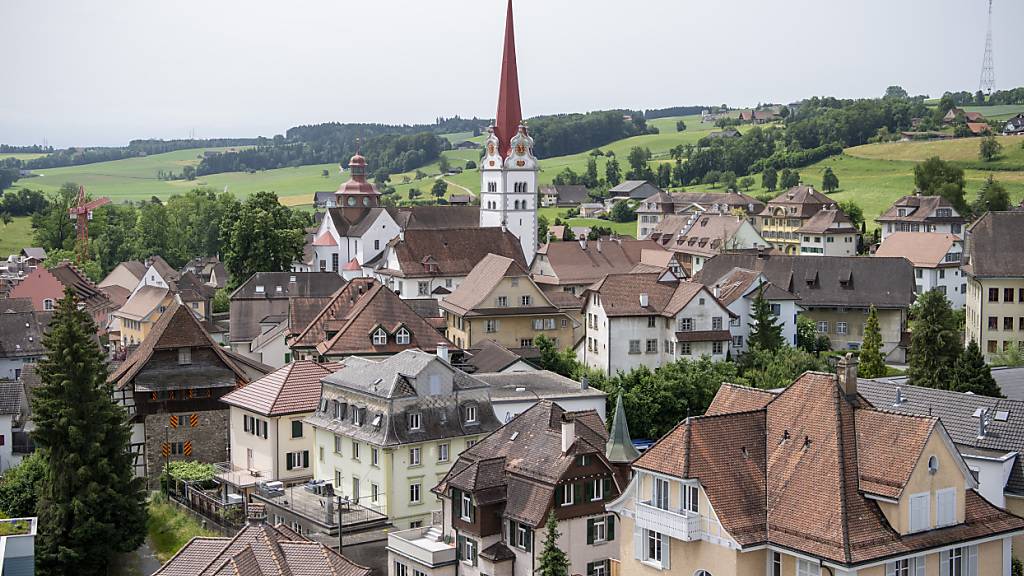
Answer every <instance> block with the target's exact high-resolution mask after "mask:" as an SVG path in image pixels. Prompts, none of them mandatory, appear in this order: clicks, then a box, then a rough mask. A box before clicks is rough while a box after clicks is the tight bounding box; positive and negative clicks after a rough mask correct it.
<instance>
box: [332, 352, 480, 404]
mask: <svg viewBox="0 0 1024 576" xmlns="http://www.w3.org/2000/svg"><path fill="white" fill-rule="evenodd" d="M438 372H440V373H442V374H444V376H442V378H443V380H446V382H445V383H444V384H447V386H444V384H442V387H445V388H449V389H454V390H472V389H481V388H484V387H485V386H486V384H485V383H483V382H481V381H480V380H479V379H477V378H475V377H473V376H470V375H469V374H466V373H465V372H463V371H462V370H459V369H457V368H453V367H452V366H451V365H449V364H448V363H446V362H444V361H442V360H441V359H440V358H438V357H437V356H436V355H435V354H428V353H426V352H423V351H422V350H403V351H402V352H399V353H398V354H395V355H394V356H391V357H388V358H384V359H381V360H370V359H367V358H362V357H359V356H349V357H348V358H346V359H345V360H343V361H342V362H341V368H340V369H338V371H337V372H335V373H333V374H331V375H330V376H327V377H326V378H324V379H323V380H322V382H323V383H324V385H325V386H327V385H333V386H339V387H341V388H348V389H349V390H354V391H357V392H361V393H363V394H367V395H369V396H376V397H378V398H400V397H411V396H417V395H420V396H428V395H432V394H431V392H430V391H429V388H428V387H429V386H430V384H429V383H428V382H426V381H424V382H418V379H419V378H420V375H421V374H428V373H429V374H431V375H433V374H436V373H438ZM424 380H425V379H424Z"/></svg>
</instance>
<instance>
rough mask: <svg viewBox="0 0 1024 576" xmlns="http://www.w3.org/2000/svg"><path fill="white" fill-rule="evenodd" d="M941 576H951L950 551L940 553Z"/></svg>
mask: <svg viewBox="0 0 1024 576" xmlns="http://www.w3.org/2000/svg"><path fill="white" fill-rule="evenodd" d="M939 576H949V550H943V551H942V552H939Z"/></svg>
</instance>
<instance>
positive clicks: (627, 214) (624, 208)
mask: <svg viewBox="0 0 1024 576" xmlns="http://www.w3.org/2000/svg"><path fill="white" fill-rule="evenodd" d="M608 217H609V218H611V219H612V221H613V222H633V221H634V220H636V211H635V210H634V209H633V207H632V206H630V205H629V202H628V201H626V200H619V201H618V202H616V203H615V204H612V209H611V212H610V213H609V214H608Z"/></svg>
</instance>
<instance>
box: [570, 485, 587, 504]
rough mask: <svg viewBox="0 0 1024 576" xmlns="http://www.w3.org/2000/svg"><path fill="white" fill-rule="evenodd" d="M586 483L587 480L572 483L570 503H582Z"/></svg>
mask: <svg viewBox="0 0 1024 576" xmlns="http://www.w3.org/2000/svg"><path fill="white" fill-rule="evenodd" d="M580 484H583V486H580ZM586 484H587V482H582V483H580V482H577V483H575V484H573V485H572V503H573V504H582V503H583V492H584V491H585V490H586V488H585V486H586ZM581 488H582V489H581Z"/></svg>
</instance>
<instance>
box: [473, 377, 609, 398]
mask: <svg viewBox="0 0 1024 576" xmlns="http://www.w3.org/2000/svg"><path fill="white" fill-rule="evenodd" d="M474 375H475V376H476V378H477V379H478V380H481V381H483V382H485V383H486V384H487V385H488V386H490V387H491V399H492V400H537V399H538V398H545V399H548V400H556V399H558V398H567V397H581V396H591V397H600V398H603V397H605V396H606V394H605V393H604V392H602V391H600V390H598V389H597V388H591V387H589V386H588V387H587V388H583V387H582V385H581V384H580V383H579V382H577V381H575V380H573V379H572V378H566V377H565V376H562V375H561V374H556V373H555V372H551V371H550V370H531V371H528V372H500V373H489V374H479V373H477V374H474Z"/></svg>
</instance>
